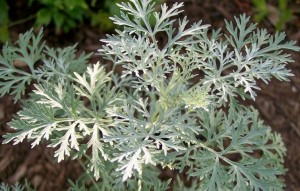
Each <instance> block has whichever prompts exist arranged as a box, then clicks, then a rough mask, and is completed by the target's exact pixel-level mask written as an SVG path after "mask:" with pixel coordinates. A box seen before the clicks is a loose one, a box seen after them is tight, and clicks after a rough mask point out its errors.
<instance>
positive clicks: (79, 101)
mask: <svg viewBox="0 0 300 191" xmlns="http://www.w3.org/2000/svg"><path fill="white" fill-rule="evenodd" d="M118 5H119V7H120V8H121V9H122V10H123V12H122V13H121V16H120V17H112V18H111V19H112V20H113V22H114V23H115V24H117V25H120V26H122V27H123V30H117V31H116V34H114V35H108V36H107V39H104V40H102V41H103V42H104V43H105V45H103V47H102V48H101V49H100V50H99V52H100V54H101V55H102V56H103V57H104V58H105V59H107V60H108V61H111V63H112V71H111V72H107V71H106V69H105V68H104V66H101V65H100V64H99V63H97V64H94V65H89V66H88V67H87V69H86V70H85V67H84V66H85V63H86V61H87V59H88V57H89V55H81V56H80V57H78V58H76V57H75V52H74V51H75V47H68V48H65V49H56V50H54V49H51V48H48V47H46V46H45V45H44V43H40V40H41V33H39V34H38V35H37V36H34V35H32V31H30V32H28V33H26V34H24V35H20V40H19V41H18V46H17V47H11V46H9V45H5V46H4V48H3V51H2V56H1V57H0V64H1V65H0V74H1V83H0V93H1V95H4V94H7V93H10V94H14V95H16V97H15V100H19V99H20V98H21V95H22V94H24V90H25V87H26V84H29V83H32V82H33V83H34V87H35V88H34V90H33V92H32V94H31V95H30V99H28V100H26V101H23V106H24V107H23V109H22V110H21V111H20V112H18V115H17V116H16V117H15V119H13V120H12V121H11V122H10V123H9V125H10V127H11V128H13V129H15V130H16V131H15V132H14V133H9V134H6V135H5V136H4V137H5V141H4V143H9V142H11V141H13V142H14V144H17V143H20V142H22V141H24V140H25V139H28V140H29V141H32V147H34V146H36V145H38V144H40V143H41V142H42V141H44V140H46V141H47V143H48V146H49V147H53V148H55V149H56V152H55V155H54V156H55V157H57V159H58V162H59V161H61V160H66V159H68V158H72V159H82V161H83V163H84V164H85V165H86V168H87V173H91V174H92V175H93V176H94V178H95V179H96V180H99V184H98V183H95V185H94V187H95V189H96V190H166V189H167V188H168V187H169V183H170V181H167V182H163V181H161V180H160V179H159V178H158V174H159V172H158V171H157V168H156V166H161V167H163V168H165V167H169V168H171V169H176V170H179V171H180V172H183V170H184V169H185V170H187V175H188V176H189V177H190V178H191V179H192V181H193V183H192V187H190V188H185V186H184V184H182V183H178V186H176V187H175V189H178V190H211V191H214V190H276V191H277V190H282V189H283V186H284V184H283V182H282V181H281V180H280V179H278V177H277V176H278V175H281V174H283V173H284V172H285V169H284V168H283V158H284V155H285V152H286V149H285V147H284V145H283V141H282V138H281V136H280V135H279V134H277V133H274V132H272V131H271V129H270V128H269V127H267V126H265V125H264V124H263V122H262V121H261V120H260V119H259V117H258V112H257V111H256V110H255V109H253V108H251V107H250V108H247V107H244V106H242V105H240V104H239V102H238V101H237V99H236V98H237V97H241V98H250V99H255V96H256V93H255V91H256V90H258V89H259V87H258V86H257V84H256V80H257V79H261V80H262V81H264V82H266V83H267V82H268V81H270V79H271V77H272V76H273V77H275V78H277V79H279V80H288V77H289V76H291V75H292V74H291V72H290V71H289V70H288V69H286V67H285V65H286V64H287V63H288V62H291V61H293V60H292V59H291V56H290V55H289V54H286V53H283V50H284V49H287V50H295V51H298V50H299V47H297V46H295V42H288V41H286V40H285V34H284V33H276V34H275V35H270V34H268V33H267V31H266V30H264V29H262V30H261V29H257V28H256V25H255V24H251V23H249V17H246V16H245V15H241V16H239V17H236V18H235V23H232V22H228V21H226V29H227V30H226V32H225V34H222V33H221V32H220V31H221V30H217V31H214V30H209V25H204V24H202V23H201V22H198V23H194V24H193V25H191V26H189V25H188V21H187V18H186V17H185V18H183V19H178V20H177V19H174V17H175V16H177V15H178V14H179V13H181V12H182V10H180V9H181V8H182V7H183V3H175V4H174V5H173V6H171V7H167V5H166V4H163V5H162V6H161V8H160V12H156V11H155V10H154V3H153V2H151V0H131V1H130V2H129V3H121V4H118ZM150 17H153V18H154V19H155V20H156V24H155V25H154V26H153V25H150V22H149V20H150ZM158 34H160V35H161V34H165V35H166V37H167V38H166V39H167V41H166V42H165V43H164V42H160V41H159V39H158ZM16 59H21V60H23V61H24V62H25V63H27V64H28V67H29V69H30V70H26V71H25V70H23V69H20V68H17V67H15V66H14V65H13V64H14V61H15V60H16ZM38 61H40V62H41V64H37V63H39V62H38ZM119 66H121V67H122V68H123V70H122V73H121V74H120V73H118V72H117V71H116V70H117V68H118V67H119ZM226 107H228V108H229V109H224V108H226ZM178 181H179V180H178ZM73 186H75V187H78V189H79V188H80V186H78V185H77V184H74V183H73ZM74 189H75V188H74ZM75 190H76V189H75Z"/></svg>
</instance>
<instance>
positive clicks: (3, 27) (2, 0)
mask: <svg viewBox="0 0 300 191" xmlns="http://www.w3.org/2000/svg"><path fill="white" fill-rule="evenodd" d="M8 23H9V17H8V5H7V3H6V0H0V42H6V41H8V40H9V32H8Z"/></svg>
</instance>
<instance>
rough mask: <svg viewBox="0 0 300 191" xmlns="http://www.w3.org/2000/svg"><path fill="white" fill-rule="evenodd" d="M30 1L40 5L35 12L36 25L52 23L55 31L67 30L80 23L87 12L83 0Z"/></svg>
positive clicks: (86, 6)
mask: <svg viewBox="0 0 300 191" xmlns="http://www.w3.org/2000/svg"><path fill="white" fill-rule="evenodd" d="M32 3H38V4H40V5H41V9H39V10H38V12H37V14H36V20H35V23H36V25H37V26H42V25H48V24H50V23H51V22H53V23H54V25H55V28H56V31H57V32H60V31H61V30H63V31H64V32H69V31H70V30H71V29H73V28H74V27H76V26H77V25H78V24H79V23H82V22H83V20H84V18H85V17H86V16H87V14H88V12H89V5H88V4H87V3H86V1H85V0H76V1H74V0H63V1H61V0H39V1H35V0H31V1H30V5H31V4H32Z"/></svg>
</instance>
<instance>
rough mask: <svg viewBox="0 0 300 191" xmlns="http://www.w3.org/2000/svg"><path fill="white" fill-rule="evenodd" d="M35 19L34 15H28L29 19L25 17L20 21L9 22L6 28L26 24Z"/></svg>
mask: <svg viewBox="0 0 300 191" xmlns="http://www.w3.org/2000/svg"><path fill="white" fill-rule="evenodd" d="M35 17H36V15H30V16H29V17H26V18H24V19H20V20H17V21H14V22H11V23H10V24H9V25H8V28H10V27H13V26H16V25H20V24H23V23H26V22H28V21H30V20H32V19H34V18H35Z"/></svg>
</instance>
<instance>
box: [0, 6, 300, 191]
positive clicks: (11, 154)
mask: <svg viewBox="0 0 300 191" xmlns="http://www.w3.org/2000/svg"><path fill="white" fill-rule="evenodd" d="M82 1H83V2H86V5H87V6H88V8H87V9H86V8H84V7H85V5H83V6H82V7H83V12H82V10H81V11H80V9H79V10H76V11H75V12H72V11H71V12H72V13H71V14H70V15H66V14H63V13H61V14H60V15H59V14H58V13H56V12H54V13H55V14H58V16H56V17H57V18H56V19H54V18H50V19H49V15H48V16H47V14H48V12H47V8H49V7H47V6H46V5H45V4H41V3H38V2H37V1H34V0H33V1H32V2H31V5H28V3H29V1H27V0H18V1H9V0H7V6H4V5H3V2H5V0H0V12H1V13H0V36H1V38H2V39H1V38H0V41H1V40H2V42H3V41H5V40H10V41H11V42H14V41H15V40H17V38H18V34H19V33H24V32H26V31H27V30H29V29H30V28H32V27H33V26H41V25H43V26H44V39H45V40H47V44H48V45H49V46H53V47H63V46H68V45H73V44H74V43H78V49H79V52H78V53H80V52H82V51H86V52H96V51H97V50H98V49H99V48H100V47H101V44H100V42H99V39H102V38H105V33H111V32H112V31H113V27H114V26H113V25H112V23H110V21H109V20H108V16H109V15H110V14H114V13H115V12H116V11H117V10H116V7H115V6H114V5H112V4H111V3H107V2H109V1H110V0H106V1H99V0H98V1H88V0H86V1H85V0H82ZM114 1H118V0H114ZM111 2H113V1H111ZM166 2H167V3H168V4H169V5H171V4H173V3H174V2H184V3H185V7H184V9H185V11H184V12H183V13H181V15H179V17H182V16H184V15H186V16H187V17H188V19H189V20H190V21H191V23H192V22H196V21H198V20H203V23H204V24H211V25H212V28H215V29H216V28H219V27H224V19H227V20H232V19H233V16H234V15H239V14H241V13H246V14H248V15H250V16H252V18H253V21H255V20H256V21H259V27H262V28H267V29H268V31H269V32H271V33H274V32H275V31H276V30H285V31H286V33H287V37H288V39H290V40H296V41H298V43H297V44H298V45H299V42H300V1H299V0H291V1H288V0H284V1H283V0H278V1H277V0H274V1H263V0H258V1H257V0H248V1H246V0H245V1H243V0H181V1H179V0H177V1H176V0H167V1H166ZM264 2H265V3H264ZM1 3H2V4H1ZM8 8H9V9H8ZM50 8H51V6H50ZM52 8H53V7H52ZM42 9H45V10H44V12H42V13H41V12H40V10H42ZM4 10H7V17H6V16H5V14H4V13H5V11H4ZM49 10H50V9H49ZM49 10H48V11H49ZM52 10H53V9H52ZM57 12H61V10H58V11H57ZM54 13H51V15H52V16H53V15H54ZM72 14H74V15H77V17H80V14H83V15H81V16H82V18H79V19H78V18H74V15H73V16H72ZM3 15H4V16H3ZM41 15H42V18H39V17H41ZM61 18H64V19H61ZM68 19H70V20H72V19H73V20H74V22H75V24H74V23H73V24H72V22H71V24H70V27H69V29H65V28H64V27H63V26H67V25H66V23H64V22H66V20H68ZM61 20H64V21H61ZM67 28H68V27H67ZM2 44H3V43H2ZM2 44H1V42H0V45H1V46H2ZM292 55H293V58H294V60H295V62H294V63H292V64H290V65H289V68H290V69H291V70H292V71H293V73H294V74H295V76H294V77H291V81H290V82H280V81H278V80H272V81H271V83H270V84H269V85H267V84H264V83H261V82H259V86H260V87H261V89H262V90H261V91H259V92H258V96H257V100H256V101H255V102H250V103H251V104H252V105H254V107H255V108H257V109H258V110H259V112H260V114H261V117H262V118H263V119H264V121H265V123H266V124H267V125H269V126H271V127H272V129H273V130H274V131H276V132H278V133H280V134H281V135H282V136H283V140H284V142H285V145H286V147H287V156H286V158H285V167H286V168H287V169H289V170H288V172H287V173H286V175H285V176H284V177H283V178H284V179H285V181H286V185H287V188H286V190H288V191H289V190H291V191H297V190H299V191H300V54H299V53H294V52H293V53H292ZM100 59H101V58H99V57H98V56H97V55H95V56H93V57H92V59H91V63H95V62H96V61H98V60H100ZM19 109H20V103H17V104H13V101H12V96H5V97H2V98H0V125H1V128H0V142H2V141H3V138H2V137H1V136H2V135H3V134H5V133H7V132H9V131H10V129H9V127H8V125H7V124H6V123H7V122H8V121H10V120H11V119H12V117H13V115H14V114H15V113H16V112H17V111H18V110H19ZM53 153H54V151H53V149H50V148H47V147H46V146H45V145H39V146H37V147H35V148H33V149H31V148H30V143H23V144H19V145H15V146H13V145H11V144H8V145H2V144H0V182H1V181H3V182H7V183H9V184H13V183H15V182H17V181H20V182H22V181H24V180H25V179H27V180H29V181H30V183H31V184H32V185H33V186H36V187H37V188H38V190H41V191H46V190H58V191H59V190H66V189H67V188H68V187H69V183H68V179H71V180H76V178H77V177H79V176H80V175H81V173H82V172H83V169H82V168H81V166H80V164H79V163H78V162H77V161H64V162H61V163H59V164H57V162H56V159H54V158H53ZM163 173H164V174H162V176H163V177H173V176H174V174H175V172H173V171H169V170H166V171H164V172H163Z"/></svg>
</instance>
